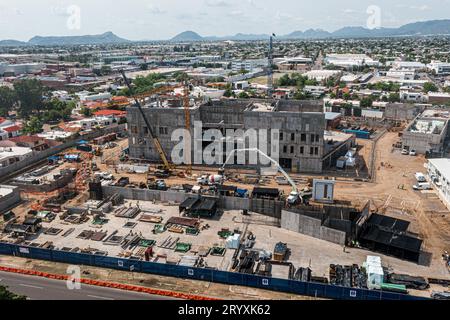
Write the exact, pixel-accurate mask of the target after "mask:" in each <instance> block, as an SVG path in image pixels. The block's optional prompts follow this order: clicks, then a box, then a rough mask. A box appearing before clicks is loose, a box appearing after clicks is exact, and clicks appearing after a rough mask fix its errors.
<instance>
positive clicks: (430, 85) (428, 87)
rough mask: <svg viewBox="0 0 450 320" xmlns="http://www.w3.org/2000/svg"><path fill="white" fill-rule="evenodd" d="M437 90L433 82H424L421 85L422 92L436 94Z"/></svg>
mask: <svg viewBox="0 0 450 320" xmlns="http://www.w3.org/2000/svg"><path fill="white" fill-rule="evenodd" d="M438 90H439V89H438V87H437V86H436V85H435V84H434V83H433V82H425V84H424V85H423V92H425V93H428V92H437V91H438Z"/></svg>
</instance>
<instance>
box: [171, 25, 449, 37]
mask: <svg viewBox="0 0 450 320" xmlns="http://www.w3.org/2000/svg"><path fill="white" fill-rule="evenodd" d="M430 35H450V20H431V21H423V22H415V23H410V24H406V25H404V26H401V27H399V28H379V29H367V28H363V27H344V28H341V29H339V30H336V31H334V32H328V31H325V30H322V29H308V30H306V31H294V32H291V33H289V34H286V35H279V36H278V37H277V38H278V39H326V38H375V37H401V36H430ZM268 38H269V35H268V34H242V33H238V34H236V35H234V36H225V37H216V36H210V37H202V36H200V35H199V34H198V33H195V32H193V31H185V32H182V33H180V34H178V35H176V36H175V37H173V38H172V39H171V41H173V42H181V41H214V40H236V41H239V40H265V39H268Z"/></svg>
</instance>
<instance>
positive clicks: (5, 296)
mask: <svg viewBox="0 0 450 320" xmlns="http://www.w3.org/2000/svg"><path fill="white" fill-rule="evenodd" d="M26 299H27V297H26V296H21V295H18V294H15V293H12V292H11V291H9V290H8V289H7V288H6V287H4V286H0V300H26Z"/></svg>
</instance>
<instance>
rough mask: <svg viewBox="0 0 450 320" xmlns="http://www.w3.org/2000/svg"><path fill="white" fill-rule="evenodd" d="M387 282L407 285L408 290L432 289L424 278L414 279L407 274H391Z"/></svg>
mask: <svg viewBox="0 0 450 320" xmlns="http://www.w3.org/2000/svg"><path fill="white" fill-rule="evenodd" d="M387 282H389V283H392V284H400V285H405V286H406V288H408V289H416V290H426V289H428V288H429V287H430V285H429V284H428V282H427V280H426V279H425V278H423V277H413V276H409V275H406V274H395V273H391V274H389V275H388V276H387Z"/></svg>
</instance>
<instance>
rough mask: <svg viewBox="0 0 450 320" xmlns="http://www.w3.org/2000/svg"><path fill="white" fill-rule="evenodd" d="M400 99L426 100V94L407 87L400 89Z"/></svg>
mask: <svg viewBox="0 0 450 320" xmlns="http://www.w3.org/2000/svg"><path fill="white" fill-rule="evenodd" d="M399 94H400V100H401V101H407V102H427V101H428V97H427V95H426V94H423V93H422V92H418V91H410V90H409V89H400V93H399Z"/></svg>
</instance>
